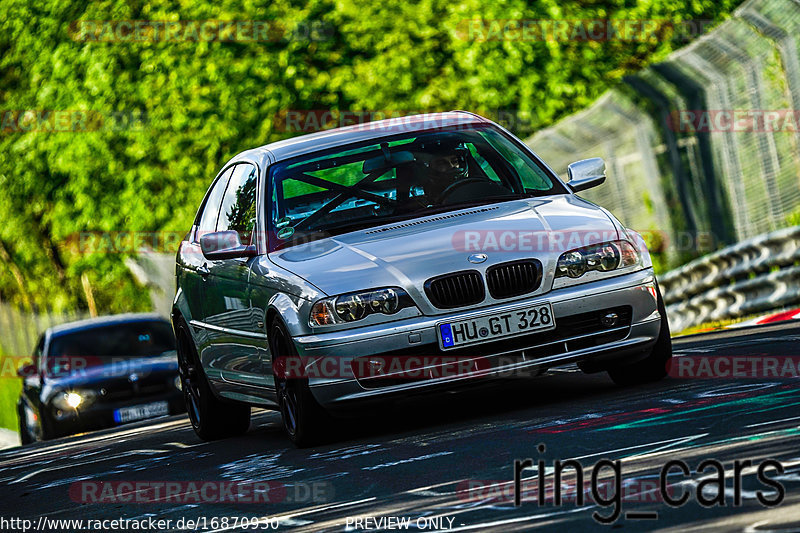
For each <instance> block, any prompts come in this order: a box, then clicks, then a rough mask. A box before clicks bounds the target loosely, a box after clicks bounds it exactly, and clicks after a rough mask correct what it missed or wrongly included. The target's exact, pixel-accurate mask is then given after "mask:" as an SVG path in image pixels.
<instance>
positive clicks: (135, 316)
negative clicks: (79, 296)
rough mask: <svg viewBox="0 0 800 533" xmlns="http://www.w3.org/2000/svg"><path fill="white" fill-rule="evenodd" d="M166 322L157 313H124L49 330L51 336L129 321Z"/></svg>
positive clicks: (67, 323) (62, 325) (70, 323)
mask: <svg viewBox="0 0 800 533" xmlns="http://www.w3.org/2000/svg"><path fill="white" fill-rule="evenodd" d="M154 320H155V321H159V322H166V323H169V321H167V319H166V318H164V317H163V316H161V315H158V314H156V313H124V314H119V315H107V316H98V317H95V318H87V319H85V320H77V321H75V322H66V323H64V324H59V325H58V326H53V327H51V328H49V329H48V330H47V331H48V332H49V333H50V335H51V336H57V335H63V334H65V333H75V332H78V331H82V330H88V329H92V328H96V327H102V326H113V325H115V324H124V323H129V322H150V321H154Z"/></svg>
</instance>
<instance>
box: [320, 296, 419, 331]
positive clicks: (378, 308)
mask: <svg viewBox="0 0 800 533" xmlns="http://www.w3.org/2000/svg"><path fill="white" fill-rule="evenodd" d="M413 306H414V302H413V301H412V300H411V297H410V296H409V295H408V293H407V292H406V291H404V290H403V289H400V288H396V287H387V288H384V289H372V290H368V291H362V292H351V293H347V294H341V295H339V296H332V297H330V298H325V299H323V300H319V301H318V302H316V303H315V304H314V306H313V307H312V308H311V317H310V322H311V325H312V326H330V325H334V324H346V323H348V322H355V321H357V320H361V319H363V318H366V317H367V316H369V315H372V314H376V313H378V314H383V315H393V314H395V313H397V312H398V311H400V310H401V309H403V308H405V307H413Z"/></svg>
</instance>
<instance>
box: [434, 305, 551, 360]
mask: <svg viewBox="0 0 800 533" xmlns="http://www.w3.org/2000/svg"><path fill="white" fill-rule="evenodd" d="M555 327H556V320H555V317H554V316H553V308H552V306H551V305H550V302H544V303H537V304H531V305H528V306H526V307H520V308H518V309H511V310H509V311H505V312H502V313H492V314H488V315H482V316H478V317H473V318H468V319H465V320H458V321H455V322H446V323H440V324H437V329H438V334H439V347H440V348H441V349H442V350H449V349H450V348H458V347H461V346H467V345H470V344H479V343H482V342H487V341H491V340H495V339H502V338H504V337H513V336H515V335H524V334H526V333H532V332H535V331H546V330H549V329H553V328H555Z"/></svg>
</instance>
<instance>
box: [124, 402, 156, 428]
mask: <svg viewBox="0 0 800 533" xmlns="http://www.w3.org/2000/svg"><path fill="white" fill-rule="evenodd" d="M168 414H169V404H168V403H167V402H153V403H145V404H142V405H134V406H132V407H122V408H120V409H117V410H116V411H114V421H115V422H116V423H117V424H124V423H125V422H133V421H134V420H144V419H145V418H153V417H154V416H164V415H168Z"/></svg>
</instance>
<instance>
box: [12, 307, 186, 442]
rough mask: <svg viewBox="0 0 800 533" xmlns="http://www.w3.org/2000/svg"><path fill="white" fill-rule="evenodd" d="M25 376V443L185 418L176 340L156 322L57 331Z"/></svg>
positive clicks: (111, 319)
mask: <svg viewBox="0 0 800 533" xmlns="http://www.w3.org/2000/svg"><path fill="white" fill-rule="evenodd" d="M19 375H20V376H21V377H22V378H23V380H24V381H23V387H22V394H21V395H20V398H19V402H18V404H17V413H18V415H19V429H20V438H21V441H22V444H27V443H30V442H33V441H36V440H47V439H52V438H56V437H62V436H65V435H71V434H74V433H82V432H85V431H91V430H95V429H100V428H107V427H112V426H116V425H119V424H124V423H126V422H133V421H136V420H142V419H145V418H152V417H156V416H164V415H169V414H176V413H180V412H183V411H185V404H184V400H183V395H182V393H181V384H180V379H179V378H178V359H177V356H176V353H175V335H174V333H173V330H172V327H171V325H170V323H169V322H168V321H166V320H164V319H163V318H161V317H159V316H157V315H151V314H127V315H114V316H107V317H101V318H93V319H89V320H83V321H80V322H72V323H69V324H63V325H60V326H55V327H52V328H50V329H48V330H46V331H45V332H44V333H43V334H42V336H41V337H40V339H39V342H38V344H37V346H36V349H35V350H34V354H33V362H32V364H30V365H27V366H24V367H22V368H21V369H20V370H19Z"/></svg>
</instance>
